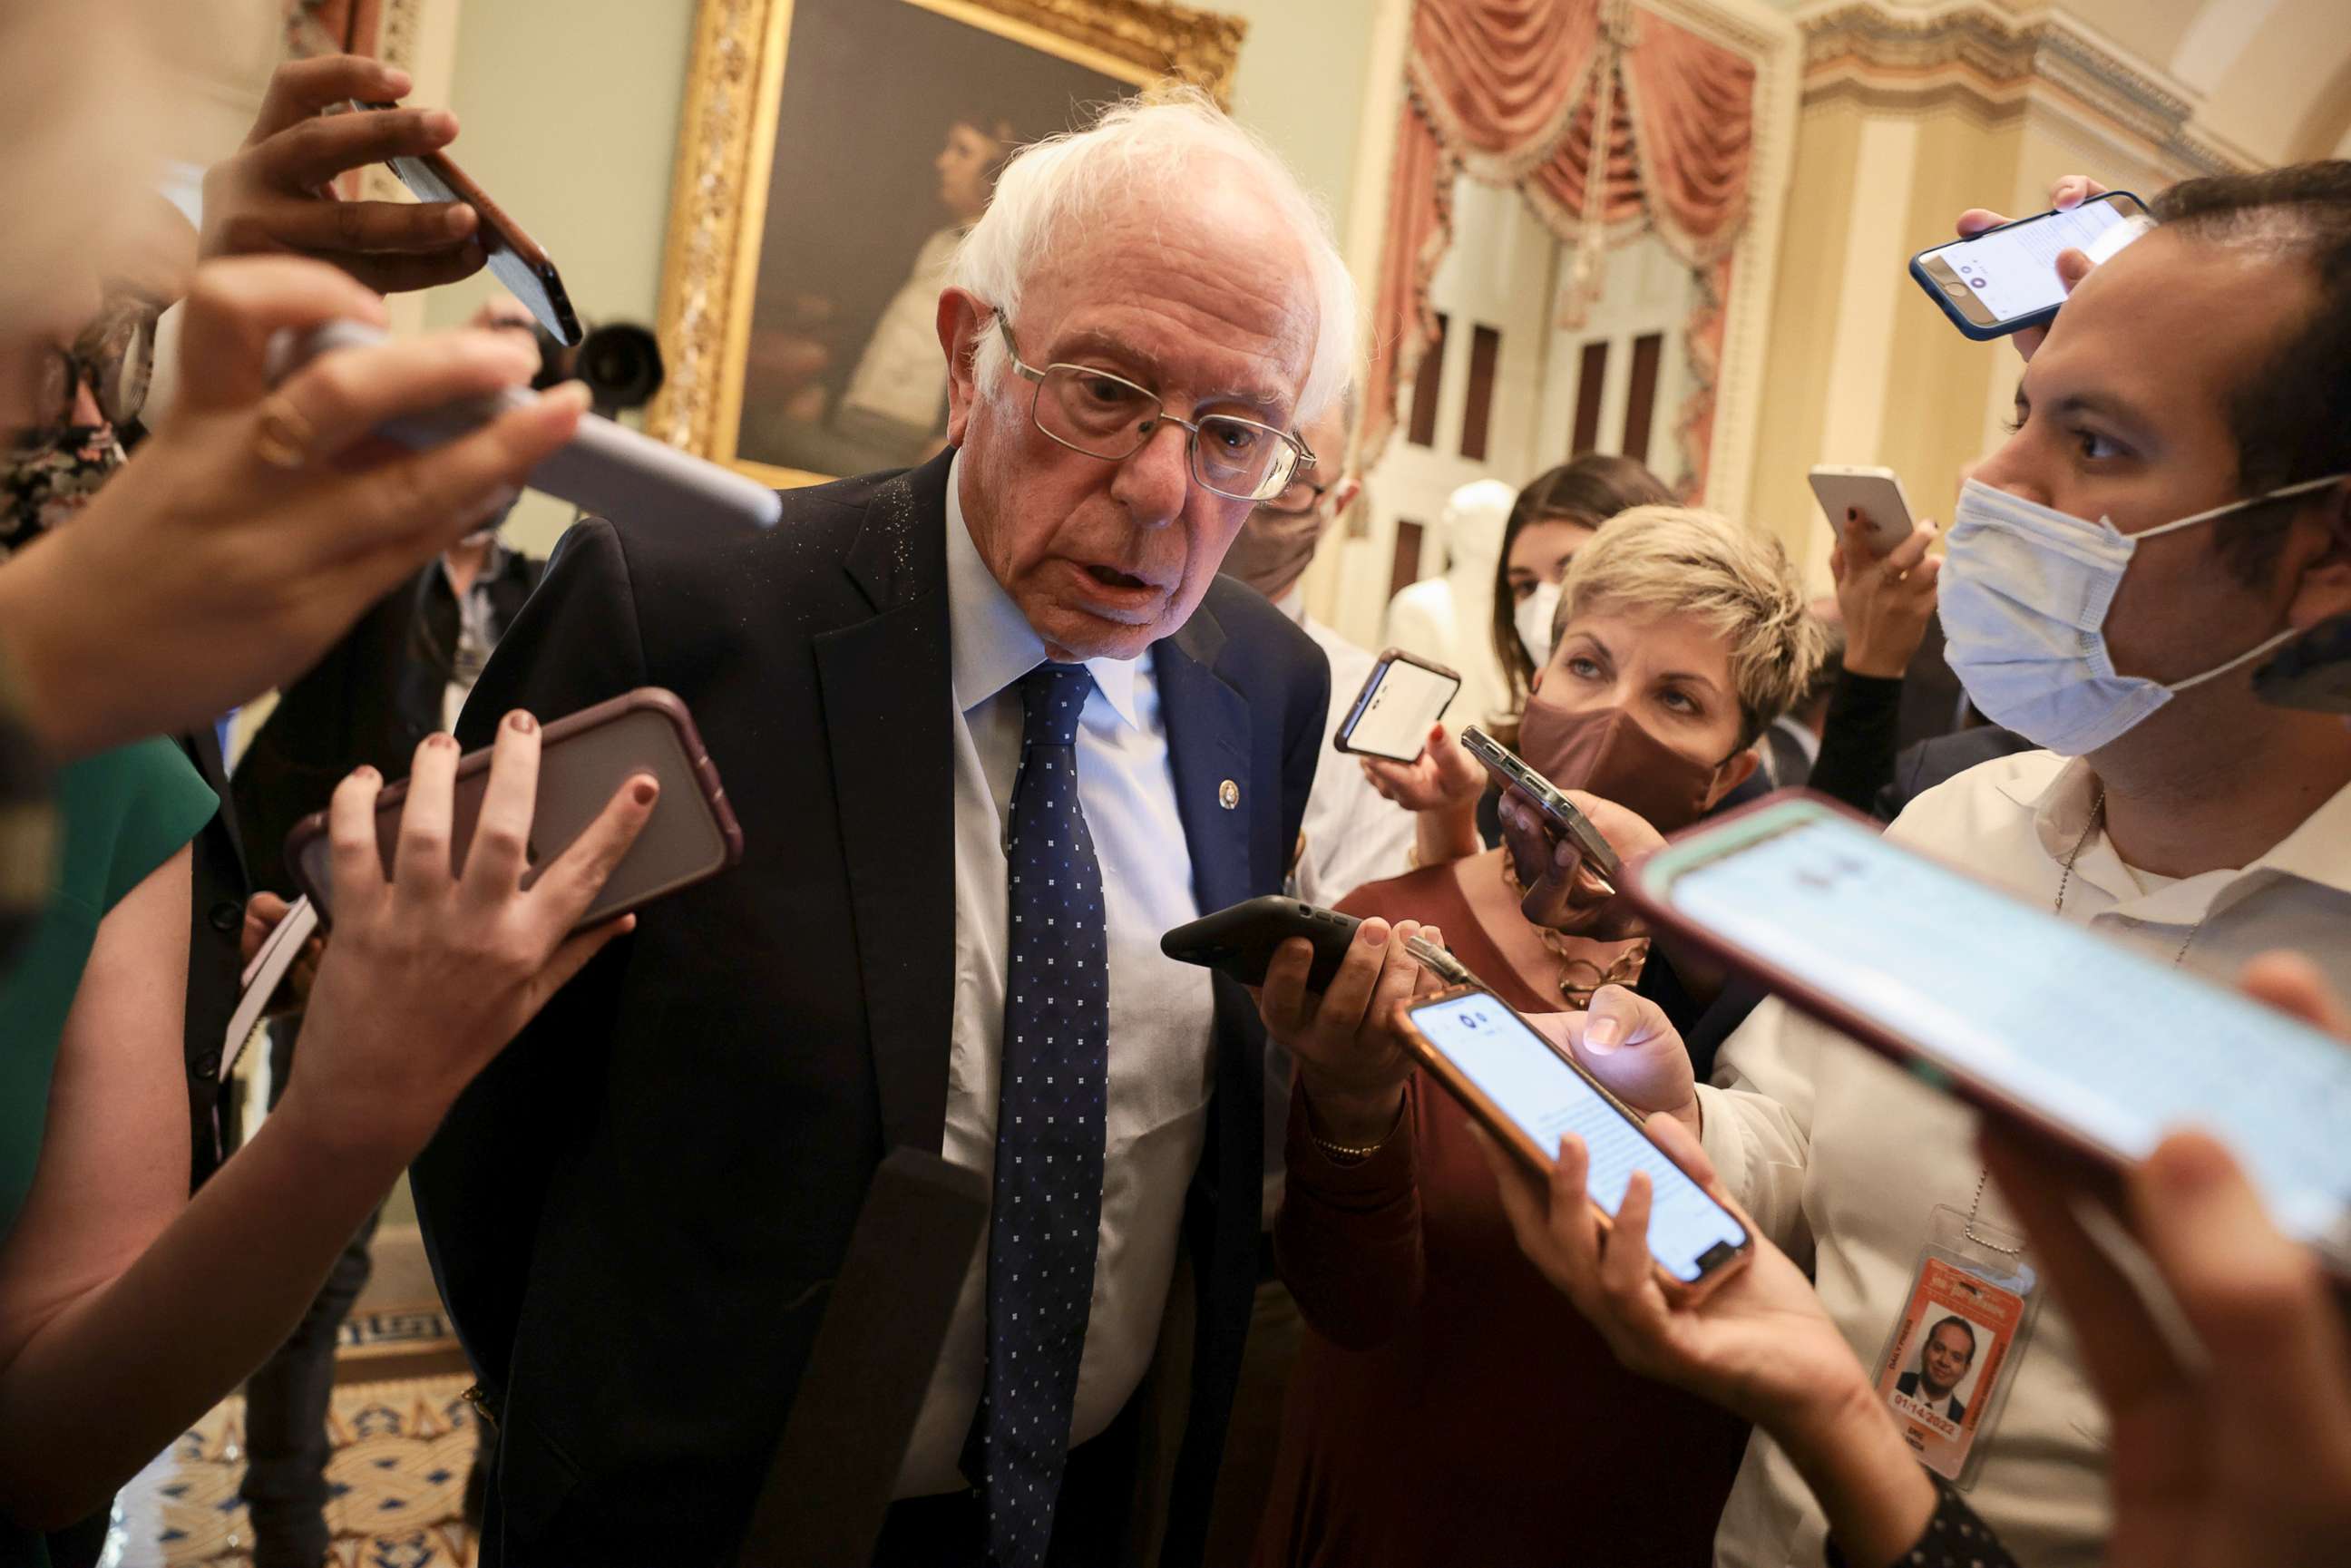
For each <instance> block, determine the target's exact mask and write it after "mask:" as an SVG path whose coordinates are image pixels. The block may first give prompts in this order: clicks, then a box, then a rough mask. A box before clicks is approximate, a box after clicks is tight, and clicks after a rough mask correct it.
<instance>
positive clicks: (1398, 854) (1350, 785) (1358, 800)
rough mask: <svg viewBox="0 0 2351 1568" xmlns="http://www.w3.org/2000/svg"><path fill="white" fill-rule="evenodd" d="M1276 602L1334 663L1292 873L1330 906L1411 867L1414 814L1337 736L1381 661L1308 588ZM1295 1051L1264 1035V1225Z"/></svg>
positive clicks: (1271, 1210) (1285, 1131)
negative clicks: (1315, 611)
mask: <svg viewBox="0 0 2351 1568" xmlns="http://www.w3.org/2000/svg"><path fill="white" fill-rule="evenodd" d="M1274 608H1275V609H1277V610H1279V611H1280V612H1282V613H1283V614H1284V615H1287V616H1289V617H1290V620H1291V621H1293V622H1296V623H1297V624H1298V626H1299V628H1300V629H1301V631H1303V632H1305V633H1306V634H1307V635H1308V636H1309V637H1311V638H1313V639H1314V645H1315V646H1316V647H1318V648H1320V649H1322V656H1323V657H1324V658H1325V659H1327V660H1328V661H1330V664H1331V706H1330V710H1329V712H1327V713H1326V714H1324V716H1323V718H1322V752H1321V753H1320V754H1319V755H1318V756H1317V757H1316V758H1315V762H1314V788H1313V789H1311V791H1310V792H1309V793H1308V794H1307V797H1306V815H1305V818H1304V820H1303V821H1301V824H1300V826H1299V838H1300V839H1301V841H1302V842H1301V847H1300V850H1299V855H1298V862H1297V863H1296V864H1295V865H1293V866H1292V867H1291V868H1290V896H1291V897H1293V898H1300V899H1303V900H1305V901H1306V902H1307V903H1309V904H1321V905H1322V907H1323V908H1325V909H1328V908H1329V907H1331V906H1332V904H1337V903H1338V902H1339V901H1340V900H1341V899H1343V898H1344V897H1346V896H1347V895H1348V894H1351V893H1353V892H1354V891H1355V889H1357V888H1359V887H1363V886H1365V885H1366V884H1368V883H1374V882H1385V881H1386V880H1387V879H1388V878H1390V877H1392V876H1402V875H1403V874H1404V873H1405V872H1407V871H1410V870H1411V869H1412V845H1413V832H1414V823H1413V815H1412V813H1411V812H1410V811H1407V810H1405V809H1404V808H1403V807H1401V806H1399V805H1397V804H1396V803H1395V801H1393V800H1389V799H1388V798H1387V797H1386V796H1384V795H1383V794H1381V793H1380V792H1379V791H1378V790H1377V789H1373V788H1372V781H1371V780H1370V779H1366V778H1364V769H1363V767H1362V765H1361V764H1359V763H1358V762H1357V761H1356V760H1355V759H1354V758H1353V757H1350V756H1349V755H1347V754H1346V753H1345V752H1343V751H1340V750H1337V749H1336V748H1335V747H1334V745H1333V743H1334V742H1335V741H1336V740H1337V739H1338V737H1339V727H1340V726H1341V725H1342V724H1344V723H1345V722H1346V720H1347V710H1348V709H1349V708H1352V707H1353V706H1355V696H1356V694H1358V693H1359V692H1361V691H1362V690H1363V689H1364V682H1365V681H1367V680H1369V679H1370V678H1371V674H1372V666H1373V665H1374V664H1378V663H1379V661H1378V660H1377V659H1374V657H1372V655H1371V654H1370V653H1366V652H1365V651H1364V649H1362V648H1359V647H1357V646H1356V645H1355V644H1354V643H1350V642H1348V641H1347V639H1345V638H1344V637H1342V636H1340V635H1339V633H1337V632H1333V631H1332V630H1331V628H1330V627H1328V626H1325V625H1323V624H1322V622H1320V621H1317V620H1315V619H1314V617H1312V616H1311V615H1309V614H1307V613H1306V591H1305V589H1303V588H1301V587H1297V586H1292V587H1291V589H1290V591H1289V592H1288V593H1286V594H1284V595H1282V596H1281V597H1280V599H1277V600H1275V601H1274ZM1290 1066H1291V1063H1290V1052H1288V1051H1284V1050H1283V1049H1282V1048H1281V1047H1280V1046H1279V1045H1276V1044H1275V1043H1274V1042H1273V1041H1272V1040H1267V1041H1266V1042H1265V1207H1264V1219H1265V1228H1267V1229H1268V1230H1270V1229H1272V1228H1273V1220H1274V1217H1275V1216H1276V1215H1278V1214H1280V1212H1281V1187H1282V1160H1283V1151H1284V1148H1285V1145H1287V1143H1288V1140H1289V1134H1290Z"/></svg>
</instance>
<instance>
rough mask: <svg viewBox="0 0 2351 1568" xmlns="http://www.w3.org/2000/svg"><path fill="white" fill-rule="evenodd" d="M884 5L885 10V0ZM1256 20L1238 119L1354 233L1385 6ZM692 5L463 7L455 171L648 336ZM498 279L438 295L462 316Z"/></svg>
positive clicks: (543, 501)
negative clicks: (1352, 217)
mask: <svg viewBox="0 0 2351 1568" xmlns="http://www.w3.org/2000/svg"><path fill="white" fill-rule="evenodd" d="M876 3H885V0H876ZM1214 8H1215V9H1217V10H1221V11H1224V12H1226V13H1228V14H1229V15H1233V16H1240V17H1243V18H1245V19H1246V20H1247V21H1248V23H1249V37H1248V38H1247V40H1246V42H1245V43H1244V44H1243V46H1242V51H1241V60H1240V68H1239V72H1238V79H1237V81H1236V83H1235V88H1234V95H1233V99H1234V101H1233V108H1234V111H1235V112H1236V114H1238V116H1239V118H1240V119H1241V120H1243V121H1244V122H1245V123H1247V124H1249V126H1251V127H1252V128H1254V129H1255V130H1257V131H1259V133H1261V134H1262V135H1264V136H1265V137H1266V139H1267V140H1268V141H1270V142H1272V144H1273V145H1274V147H1275V148H1276V149H1278V150H1279V151H1280V152H1281V153H1282V154H1283V155H1284V156H1285V157H1287V158H1288V159H1289V160H1290V162H1291V164H1292V165H1293V166H1294V167H1295V168H1296V169H1297V171H1298V172H1299V174H1300V176H1301V178H1302V179H1303V180H1304V181H1305V182H1306V183H1307V185H1308V187H1309V188H1310V189H1311V190H1314V191H1316V192H1317V193H1321V194H1322V197H1323V199H1324V200H1325V201H1326V202H1327V203H1328V204H1329V205H1330V208H1331V214H1332V221H1333V222H1334V224H1336V225H1338V226H1339V232H1340V233H1342V234H1344V233H1345V232H1346V223H1347V216H1348V211H1347V209H1348V204H1349V195H1350V192H1351V189H1352V186H1353V178H1354V173H1355V149H1356V142H1357V134H1356V132H1357V123H1356V122H1357V119H1358V117H1359V115H1360V113H1361V111H1362V107H1363V99H1364V84H1365V78H1366V74H1367V69H1368V60H1369V57H1370V50H1371V28H1370V17H1371V15H1372V12H1373V9H1374V0H1221V3H1219V4H1217V5H1215V6H1214ZM695 10H696V5H695V0H465V4H464V5H463V8H462V9H461V10H460V11H459V12H458V14H457V26H456V38H455V64H454V69H453V73H452V75H451V78H450V80H451V82H452V87H451V90H450V95H449V104H450V107H451V108H452V109H454V110H455V111H456V113H457V117H458V120H459V126H460V130H459V132H458V141H457V145H456V147H455V149H454V150H453V151H454V155H455V158H456V159H457V162H459V163H460V164H462V165H463V166H464V167H465V170H466V172H469V173H471V174H472V175H473V176H474V177H475V179H477V180H479V181H480V182H481V183H482V186H483V188H484V189H486V190H487V191H488V192H489V193H491V195H493V196H494V197H496V199H497V200H498V201H499V202H500V203H502V204H505V205H506V206H507V209H508V210H509V211H510V212H511V213H512V214H514V217H515V220H516V222H517V223H519V224H521V225H522V226H523V227H524V228H525V229H527V230H528V231H529V232H530V234H531V235H532V236H533V237H535V238H536V239H538V242H539V243H540V244H541V245H543V246H546V247H547V249H548V252H549V255H551V256H554V258H555V260H556V264H557V265H558V266H559V267H561V269H562V271H563V279H564V282H565V284H566V286H567V287H569V290H570V293H571V297H572V299H573V301H574V303H575V304H577V306H578V307H579V308H580V311H581V313H582V314H583V315H585V316H587V317H589V318H590V319H597V320H609V319H624V320H632V321H637V322H641V323H643V324H645V325H648V326H650V325H652V324H653V319H654V312H655V309H656V308H657V306H658V304H659V301H660V297H661V269H662V254H663V242H664V229H665V226H666V225H667V224H668V221H669V195H670V174H671V165H672V161H673V159H674V155H675V151H676V144H677V122H678V114H679V110H680V108H681V104H682V101H683V96H684V87H685V73H686V68H687V61H688V57H689V55H690V53H691V50H692V47H693V35H694V19H695ZM498 287H499V286H498V284H497V283H496V281H495V280H494V279H492V278H491V277H489V276H488V275H487V274H483V275H481V276H480V277H475V278H473V279H471V280H469V281H467V282H466V283H465V284H462V285H459V286H456V287H450V288H444V289H441V290H438V291H436V292H435V293H434V294H433V295H431V296H430V297H429V298H427V300H426V301H425V306H424V319H425V321H426V324H427V325H430V326H436V327H439V326H449V325H453V324H455V323H457V322H461V321H463V320H464V319H465V318H466V317H467V316H468V315H470V314H471V313H472V312H473V311H474V309H475V308H476V307H477V306H478V305H479V304H480V303H481V302H482V300H483V299H485V298H488V297H489V296H490V295H491V294H493V293H495V292H496V291H497V289H498ZM570 517H571V513H570V508H569V507H565V506H563V505H561V504H559V503H558V502H555V501H552V500H549V499H548V498H547V497H542V496H527V497H524V499H523V502H522V504H521V506H519V507H517V508H516V511H515V515H514V517H513V518H512V520H511V521H510V522H509V523H508V525H507V537H508V538H509V539H511V540H512V541H513V542H515V543H517V544H518V545H520V546H522V547H523V548H524V549H528V550H531V551H533V552H534V553H544V552H545V551H546V550H548V549H550V548H552V546H553V544H554V542H555V539H556V537H557V536H558V535H559V534H560V533H561V532H562V530H563V528H565V526H566V525H568V524H569V521H570Z"/></svg>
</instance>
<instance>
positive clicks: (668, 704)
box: [286, 686, 743, 931]
mask: <svg viewBox="0 0 2351 1568" xmlns="http://www.w3.org/2000/svg"><path fill="white" fill-rule="evenodd" d="M490 758H491V748H489V747H483V748H482V749H481V750H479V751H473V752H468V753H467V754H466V755H465V757H464V758H461V759H460V760H459V761H458V764H457V778H456V793H455V800H454V803H453V809H452V812H451V819H450V833H449V853H450V860H451V862H452V863H453V864H455V865H463V864H464V863H465V853H466V850H467V848H468V846H469V845H470V844H471V843H472V842H473V837H474V827H475V823H476V822H477V821H479V820H480V817H481V810H482V798H483V794H484V792H485V791H486V789H487V788H488V786H489V781H490ZM641 773H649V774H651V775H653V779H654V781H655V782H656V783H658V784H659V785H660V786H661V795H660V797H659V799H658V800H657V802H656V803H655V805H654V807H653V815H652V817H651V818H650V819H649V820H648V821H646V823H645V826H644V830H643V832H641V833H640V834H639V835H638V837H637V841H636V842H635V843H634V844H632V845H631V846H630V848H629V852H628V853H627V855H625V856H624V857H623V858H622V861H621V863H620V864H619V865H618V866H615V867H614V868H613V870H612V874H611V876H610V877H609V878H607V879H606V880H605V883H604V885H603V888H602V890H601V892H600V893H599V894H597V896H596V900H595V902H594V903H593V904H590V905H589V907H588V910H587V912H586V913H585V914H584V915H581V916H580V923H579V925H578V926H577V927H575V929H578V930H581V931H585V930H588V929H590V928H591V927H593V926H596V925H601V924H602V923H603V922H605V921H607V920H610V919H611V917H612V916H614V915H625V914H627V913H628V912H629V911H630V910H632V909H636V908H638V907H640V906H642V905H643V904H650V903H652V902H653V900H654V899H657V898H660V897H662V896H663V895H664V894H670V893H674V892H677V891H678V890H679V889H681V888H685V887H691V886H692V885H694V884H695V883H698V882H704V881H706V880H708V879H709V878H711V877H714V876H716V875H717V874H718V873H720V872H722V871H725V870H726V868H727V867H728V866H731V865H733V864H734V863H735V862H737V861H738V860H740V859H742V857H743V831H742V829H741V828H739V827H738V826H737V825H736V821H735V813H734V810H733V809H732V808H730V807H729V806H728V805H727V803H726V789H725V787H724V786H723V785H721V784H720V783H719V781H718V769H717V767H716V764H714V763H713V762H712V761H711V759H710V754H709V752H708V751H706V750H705V749H704V747H703V744H702V737H701V736H700V735H699V734H698V733H697V732H696V731H695V727H694V718H693V716H692V715H690V714H688V713H687V712H686V708H685V705H684V703H683V702H681V701H679V700H678V698H677V697H676V696H675V695H673V694H671V693H669V692H665V691H663V690H661V689H660V688H659V687H656V686H644V687H641V688H639V689H638V690H636V691H633V692H629V693H626V694H624V695H621V696H617V697H614V698H612V699H611V701H609V702H602V703H599V704H597V705H596V706H593V707H590V708H583V709H581V710H580V712H578V713H575V714H572V715H570V716H568V717H565V718H559V719H557V720H555V721H553V722H552V723H550V724H549V725H548V726H547V727H545V728H544V730H542V731H541V735H540V750H539V764H538V796H537V804H536V806H535V808H534V810H533V812H532V816H531V831H530V843H529V846H528V861H529V863H530V864H531V865H532V866H534V867H536V866H538V865H541V864H544V863H545V862H549V861H551V860H555V859H557V858H559V856H560V855H561V854H562V853H563V852H564V851H565V850H567V849H569V848H570V846H571V845H572V843H573V842H574V841H577V840H578V839H579V837H580V834H581V833H583V832H585V831H587V829H588V828H589V826H590V824H591V823H593V822H594V821H596V819H597V817H598V816H599V815H600V814H601V812H602V811H603V810H604V806H605V803H606V802H607V801H609V800H611V799H612V797H613V796H614V795H615V794H617V793H618V792H619V790H620V789H621V787H622V785H623V784H624V783H626V782H627V781H628V780H629V779H632V778H633V777H635V776H636V775H638V774H641ZM407 799H408V786H407V784H406V783H405V782H404V781H403V782H401V783H397V784H393V785H391V786H390V787H388V788H387V789H384V791H383V792H382V794H381V795H380V796H379V797H378V798H377V800H376V838H377V841H378V842H379V844H380V845H381V849H382V852H383V865H384V874H385V875H387V876H389V875H391V874H392V860H393V853H394V851H395V850H396V849H397V848H398V846H399V842H400V816H401V810H402V806H403V805H404V804H405V803H406V801H407ZM286 863H287V867H288V869H289V870H290V871H291V872H292V873H293V876H294V880H295V882H296V883H298V885H299V889H300V891H301V892H302V894H304V895H305V896H307V897H308V899H309V901H310V903H311V904H312V906H313V907H315V908H316V909H317V910H318V911H319V915H320V917H321V919H322V920H324V919H329V918H330V917H331V916H332V915H333V900H334V877H333V874H332V873H333V847H332V845H331V843H330V842H329V838H328V831H327V813H326V812H324V811H319V812H315V813H313V814H312V815H310V816H308V817H305V818H303V819H302V821H299V822H298V823H296V824H295V827H294V831H292V832H291V833H289V834H288V835H287V840H286Z"/></svg>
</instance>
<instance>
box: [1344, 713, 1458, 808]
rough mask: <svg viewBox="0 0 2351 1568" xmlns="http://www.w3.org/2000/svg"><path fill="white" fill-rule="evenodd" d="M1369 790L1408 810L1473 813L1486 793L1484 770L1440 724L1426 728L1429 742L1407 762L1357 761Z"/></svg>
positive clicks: (1384, 759) (1451, 733)
mask: <svg viewBox="0 0 2351 1568" xmlns="http://www.w3.org/2000/svg"><path fill="white" fill-rule="evenodd" d="M1357 760H1358V761H1360V762H1362V763H1363V765H1364V778H1366V779H1370V780H1371V781H1372V788H1373V789H1376V790H1378V791H1379V792H1380V793H1381V794H1382V795H1383V796H1384V797H1385V798H1387V799H1388V800H1393V801H1395V803H1396V804H1397V805H1399V806H1402V807H1403V808H1404V809H1405V810H1407V811H1443V810H1458V809H1459V808H1461V807H1464V806H1467V807H1468V808H1470V809H1471V810H1475V809H1476V808H1477V805H1478V800H1479V797H1480V796H1482V795H1484V794H1485V793H1486V770H1485V768H1481V767H1479V764H1478V759H1477V758H1474V757H1472V756H1470V755H1469V753H1468V750H1467V749H1465V748H1464V747H1463V746H1462V744H1461V743H1460V742H1459V741H1458V740H1456V739H1455V738H1454V737H1453V732H1452V731H1451V730H1449V729H1447V728H1446V727H1445V726H1444V725H1442V724H1434V725H1431V726H1429V727H1428V741H1427V744H1426V745H1425V746H1423V747H1421V750H1420V755H1419V756H1418V757H1416V758H1413V759H1412V760H1411V761H1410V762H1397V761H1394V760H1392V759H1391V758H1385V757H1364V758H1357Z"/></svg>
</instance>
